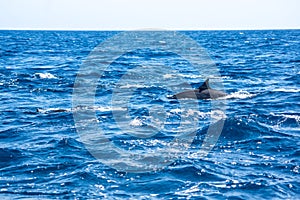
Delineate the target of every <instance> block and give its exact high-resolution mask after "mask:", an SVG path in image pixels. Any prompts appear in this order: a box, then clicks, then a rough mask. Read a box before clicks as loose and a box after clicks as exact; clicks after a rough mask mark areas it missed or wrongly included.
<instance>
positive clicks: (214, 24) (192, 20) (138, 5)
mask: <svg viewBox="0 0 300 200" xmlns="http://www.w3.org/2000/svg"><path fill="white" fill-rule="evenodd" d="M299 9H300V0H105V1H104V0H0V29H63V30H68V29H83V30H90V29H94V30H112V29H113V30H115V29H117V30H123V29H141V28H163V29H180V30H183V29H196V30H199V29H277V28H280V29H284V28H298V29H299V28H300V11H299Z"/></svg>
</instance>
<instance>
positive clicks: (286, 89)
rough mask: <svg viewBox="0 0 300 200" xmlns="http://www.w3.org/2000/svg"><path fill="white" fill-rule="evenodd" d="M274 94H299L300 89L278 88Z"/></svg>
mask: <svg viewBox="0 0 300 200" xmlns="http://www.w3.org/2000/svg"><path fill="white" fill-rule="evenodd" d="M273 92H288V93H297V92H300V89H296V88H277V89H274V90H273Z"/></svg>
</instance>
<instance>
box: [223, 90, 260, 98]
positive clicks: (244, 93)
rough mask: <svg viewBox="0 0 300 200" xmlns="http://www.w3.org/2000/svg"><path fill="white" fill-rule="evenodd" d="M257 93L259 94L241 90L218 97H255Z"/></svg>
mask: <svg viewBox="0 0 300 200" xmlns="http://www.w3.org/2000/svg"><path fill="white" fill-rule="evenodd" d="M256 95H257V94H252V93H249V92H247V91H244V90H241V91H237V92H233V93H230V94H228V95H226V96H225V97H221V98H218V99H247V98H252V97H255V96H256Z"/></svg>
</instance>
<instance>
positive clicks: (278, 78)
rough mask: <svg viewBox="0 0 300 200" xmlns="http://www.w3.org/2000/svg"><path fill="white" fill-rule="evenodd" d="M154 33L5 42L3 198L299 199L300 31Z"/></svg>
mask: <svg viewBox="0 0 300 200" xmlns="http://www.w3.org/2000/svg"><path fill="white" fill-rule="evenodd" d="M143 34H144V32H143V31H140V32H120V31H5V30H3V31H0V41H1V43H0V91H1V92H0V99H1V104H0V113H1V114H0V120H1V124H0V198H1V199H300V172H299V170H300V149H299V146H300V95H299V93H300V51H299V49H300V30H248V31H244V30H241V31H179V32H155V31H147V32H145V34H144V35H143ZM207 78H208V79H209V81H210V84H211V87H212V88H214V89H218V90H222V91H224V92H226V93H227V94H228V95H227V96H226V97H224V98H219V99H208V100H207V99H206V100H205V99H204V100H203V99H200V100H197V99H183V100H172V99H170V98H169V97H170V96H172V95H174V94H176V93H178V92H182V91H185V90H187V89H195V88H197V87H199V86H200V85H201V84H202V83H203V82H204V81H205V80H206V79H207Z"/></svg>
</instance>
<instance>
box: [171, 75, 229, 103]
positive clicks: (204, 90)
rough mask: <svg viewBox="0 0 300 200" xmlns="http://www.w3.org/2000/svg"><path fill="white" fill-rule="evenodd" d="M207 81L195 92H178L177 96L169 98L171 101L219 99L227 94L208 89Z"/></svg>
mask: <svg viewBox="0 0 300 200" xmlns="http://www.w3.org/2000/svg"><path fill="white" fill-rule="evenodd" d="M208 82H209V79H206V81H205V82H204V83H203V84H202V85H201V86H200V87H199V88H198V89H195V90H188V91H184V92H180V93H178V94H175V95H173V96H172V97H170V98H171V99H217V98H219V97H224V96H226V95H227V94H226V93H225V92H222V91H219V90H214V89H211V88H210V87H209V84H208Z"/></svg>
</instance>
